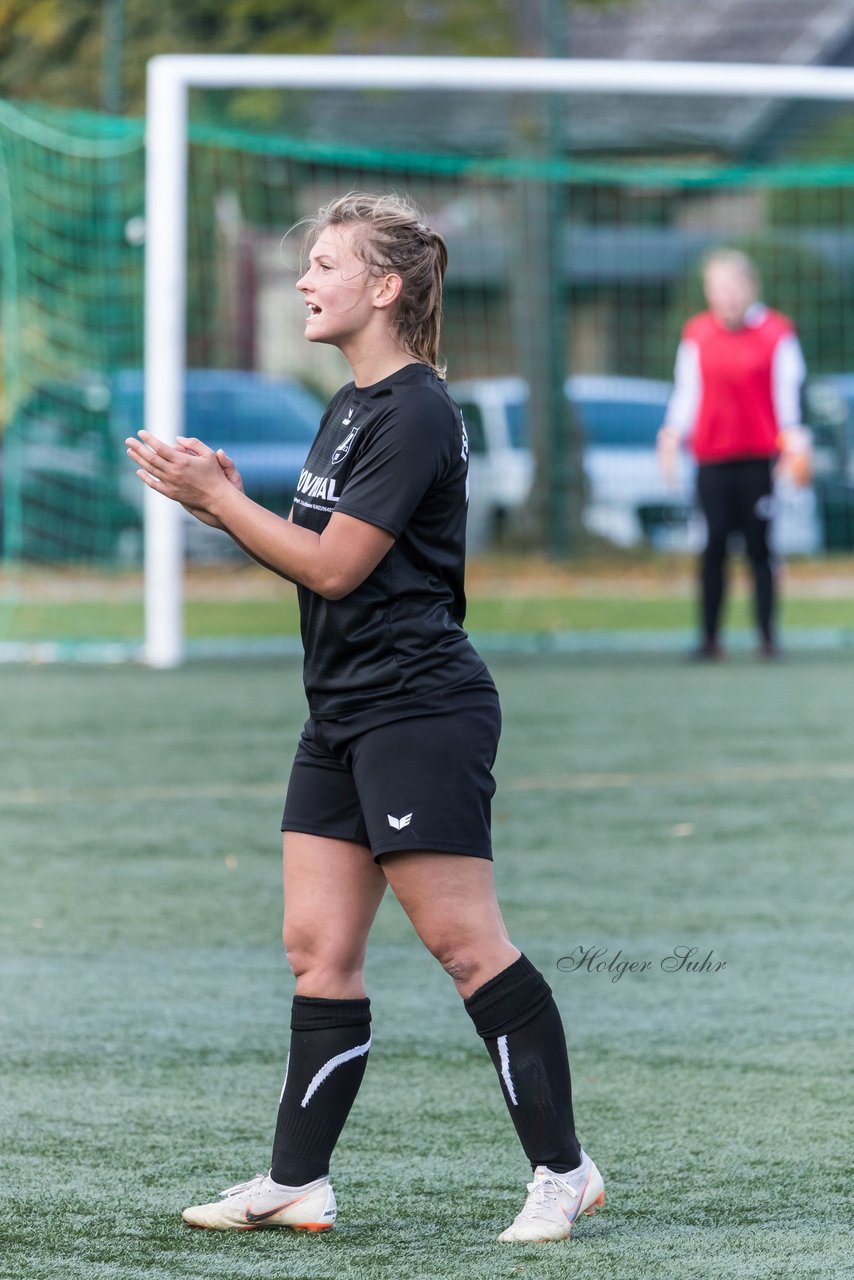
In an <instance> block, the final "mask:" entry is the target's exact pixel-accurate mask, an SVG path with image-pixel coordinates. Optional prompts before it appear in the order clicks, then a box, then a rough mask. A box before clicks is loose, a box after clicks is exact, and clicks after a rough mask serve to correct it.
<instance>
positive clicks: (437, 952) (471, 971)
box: [430, 943, 478, 984]
mask: <svg viewBox="0 0 854 1280" xmlns="http://www.w3.org/2000/svg"><path fill="white" fill-rule="evenodd" d="M430 950H431V952H432V953H433V955H434V956H435V957H436V959H437V960H438V961H439V964H440V965H441V966H442V968H443V969H444V970H445V973H447V974H448V976H449V977H450V978H453V980H454V982H456V983H457V984H465V983H468V982H471V980H472V978H473V977H474V976H475V974H476V973H477V970H478V961H477V958H476V957H475V956H474V955H473V954H472V953H471V952H469V951H468V949H467V948H462V947H459V946H453V945H452V944H447V943H446V944H439V945H437V946H435V947H431V948H430Z"/></svg>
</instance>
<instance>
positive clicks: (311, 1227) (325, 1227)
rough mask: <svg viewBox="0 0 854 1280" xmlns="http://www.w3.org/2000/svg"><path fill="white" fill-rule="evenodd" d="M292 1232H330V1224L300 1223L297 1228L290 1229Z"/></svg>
mask: <svg viewBox="0 0 854 1280" xmlns="http://www.w3.org/2000/svg"><path fill="white" fill-rule="evenodd" d="M291 1230H292V1231H331V1230H332V1223H331V1222H301V1223H300V1224H299V1226H298V1227H291Z"/></svg>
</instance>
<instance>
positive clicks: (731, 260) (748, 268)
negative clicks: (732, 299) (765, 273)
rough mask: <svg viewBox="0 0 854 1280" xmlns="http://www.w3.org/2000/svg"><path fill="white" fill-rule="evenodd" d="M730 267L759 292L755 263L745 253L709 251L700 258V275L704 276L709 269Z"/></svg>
mask: <svg viewBox="0 0 854 1280" xmlns="http://www.w3.org/2000/svg"><path fill="white" fill-rule="evenodd" d="M717 266H722V267H732V268H733V269H734V270H736V271H740V272H741V273H742V274H743V275H745V276H746V277H747V278H748V280H750V281H751V283H752V284H753V287H754V288H755V289H756V290H757V291H758V290H759V272H758V271H757V270H756V263H755V262H754V261H753V259H752V258H748V256H747V254H746V253H742V251H741V249H710V250H709V251H708V253H704V254H703V258H702V274H703V275H705V274H706V272H707V271H708V269H709V267H717Z"/></svg>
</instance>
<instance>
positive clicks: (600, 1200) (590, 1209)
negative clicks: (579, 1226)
mask: <svg viewBox="0 0 854 1280" xmlns="http://www.w3.org/2000/svg"><path fill="white" fill-rule="evenodd" d="M604 1208H605V1192H604V1191H600V1192H599V1194H598V1196H597V1197H596V1199H595V1200H594V1201H593V1203H592V1204H589V1205H588V1206H587V1208H586V1209H585V1210H583V1212H584V1214H585V1216H586V1217H588V1218H592V1217H593V1215H594V1213H598V1212H599V1210H600V1209H604Z"/></svg>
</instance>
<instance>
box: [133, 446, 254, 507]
mask: <svg viewBox="0 0 854 1280" xmlns="http://www.w3.org/2000/svg"><path fill="white" fill-rule="evenodd" d="M138 437H139V438H138V439H137V437H136V436H130V437H128V439H127V440H125V444H126V445H127V452H128V457H129V458H130V459H131V460H132V461H133V462H136V463H137V464H138V465H139V470H138V471H137V473H136V474H137V475H138V476H139V478H140V480H142V482H143V483H144V484H147V485H148V487H149V489H153V490H154V491H155V493H162V494H163V495H164V496H165V497H167V498H172V499H173V501H175V502H180V503H181V504H182V506H185V507H187V508H188V509H194V510H201V511H209V510H210V504H211V502H213V501H214V500H215V499H216V495H217V493H219V492H221V491H222V489H223V487H225V488H226V489H228V488H230V487H236V486H233V485H232V482H231V481H230V480H229V478H228V476H227V475H226V473H225V472H224V470H223V468H222V466H221V465H220V462H219V459H218V458H217V455H216V454H215V453H214V451H213V449H211V448H209V447H208V446H207V445H206V444H203V443H202V441H201V440H195V439H189V438H183V437H182V439H181V442H180V444H177V445H168V444H165V443H164V441H162V440H158V438H157V436H155V435H152V434H151V432H150V431H140V432H138Z"/></svg>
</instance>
